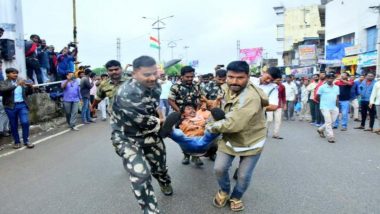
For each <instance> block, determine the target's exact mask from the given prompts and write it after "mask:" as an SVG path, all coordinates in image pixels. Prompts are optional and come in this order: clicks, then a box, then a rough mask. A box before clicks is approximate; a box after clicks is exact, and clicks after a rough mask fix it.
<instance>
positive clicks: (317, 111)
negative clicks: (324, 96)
mask: <svg viewBox="0 0 380 214" xmlns="http://www.w3.org/2000/svg"><path fill="white" fill-rule="evenodd" d="M315 122H316V123H317V124H321V125H322V124H324V123H325V119H324V118H323V114H322V112H321V109H320V108H319V103H317V102H315Z"/></svg>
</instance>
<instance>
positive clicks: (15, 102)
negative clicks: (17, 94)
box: [15, 101, 25, 104]
mask: <svg viewBox="0 0 380 214" xmlns="http://www.w3.org/2000/svg"><path fill="white" fill-rule="evenodd" d="M21 103H25V101H22V102H15V104H21Z"/></svg>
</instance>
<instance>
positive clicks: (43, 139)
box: [0, 124, 84, 158]
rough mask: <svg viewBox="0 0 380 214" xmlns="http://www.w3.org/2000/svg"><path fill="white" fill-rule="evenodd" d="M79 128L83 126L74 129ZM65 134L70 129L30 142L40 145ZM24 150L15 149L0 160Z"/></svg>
mask: <svg viewBox="0 0 380 214" xmlns="http://www.w3.org/2000/svg"><path fill="white" fill-rule="evenodd" d="M81 126H84V124H79V125H77V126H76V127H77V128H78V127H81ZM67 132H71V129H66V130H65V131H61V132H58V133H57V134H53V135H50V136H48V137H45V138H42V139H40V140H37V141H35V142H32V143H33V144H34V145H37V144H40V143H42V142H45V141H47V140H49V139H52V138H55V137H58V136H60V135H63V134H65V133H67ZM24 149H26V147H25V146H23V147H21V148H20V149H17V150H13V151H10V152H7V153H4V154H2V155H0V158H2V157H6V156H9V155H12V154H14V153H16V152H19V151H22V150H24Z"/></svg>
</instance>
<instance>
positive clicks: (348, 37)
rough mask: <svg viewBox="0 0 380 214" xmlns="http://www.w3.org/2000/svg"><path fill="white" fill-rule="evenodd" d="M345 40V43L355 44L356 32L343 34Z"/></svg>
mask: <svg viewBox="0 0 380 214" xmlns="http://www.w3.org/2000/svg"><path fill="white" fill-rule="evenodd" d="M342 40H343V43H351V44H353V45H354V44H355V33H351V34H347V35H345V36H343V38H342Z"/></svg>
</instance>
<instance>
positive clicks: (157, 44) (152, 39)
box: [149, 36, 160, 49]
mask: <svg viewBox="0 0 380 214" xmlns="http://www.w3.org/2000/svg"><path fill="white" fill-rule="evenodd" d="M149 40H150V47H152V48H156V49H160V42H159V41H158V39H157V38H155V37H153V36H151V37H149Z"/></svg>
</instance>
